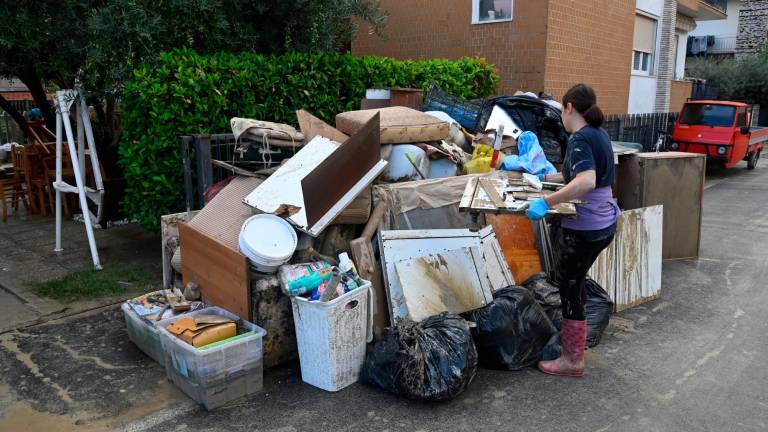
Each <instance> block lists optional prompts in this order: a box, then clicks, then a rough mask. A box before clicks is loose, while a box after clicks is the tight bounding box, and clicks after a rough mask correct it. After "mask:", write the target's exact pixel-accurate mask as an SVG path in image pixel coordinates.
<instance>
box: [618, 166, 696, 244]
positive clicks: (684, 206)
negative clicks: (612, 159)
mask: <svg viewBox="0 0 768 432" xmlns="http://www.w3.org/2000/svg"><path fill="white" fill-rule="evenodd" d="M705 171H706V156H704V155H700V154H694V153H681V152H666V153H638V154H635V155H631V156H628V157H626V158H622V160H621V161H620V163H619V166H618V170H617V173H616V174H617V195H618V200H619V205H620V206H621V207H622V209H624V210H633V209H637V208H641V207H650V206H654V205H659V204H660V205H663V206H664V240H663V242H664V244H663V255H662V256H663V258H664V259H681V258H695V257H698V256H699V243H700V241H701V216H702V199H703V194H704V178H705Z"/></svg>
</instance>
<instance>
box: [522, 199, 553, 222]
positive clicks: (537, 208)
mask: <svg viewBox="0 0 768 432" xmlns="http://www.w3.org/2000/svg"><path fill="white" fill-rule="evenodd" d="M548 211H549V205H548V204H547V202H546V201H545V200H544V198H539V199H537V200H536V201H534V202H532V203H531V206H530V207H528V211H527V212H525V215H526V216H528V219H530V220H534V221H537V220H539V219H543V218H544V216H546V215H547V212H548Z"/></svg>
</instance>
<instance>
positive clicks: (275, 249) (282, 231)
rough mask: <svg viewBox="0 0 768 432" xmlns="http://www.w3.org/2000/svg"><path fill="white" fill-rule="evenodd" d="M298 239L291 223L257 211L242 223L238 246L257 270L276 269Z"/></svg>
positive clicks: (289, 254)
mask: <svg viewBox="0 0 768 432" xmlns="http://www.w3.org/2000/svg"><path fill="white" fill-rule="evenodd" d="M297 241H298V239H297V237H296V231H294V229H293V227H292V226H291V224H289V223H288V222H286V221H285V220H283V219H282V218H280V217H277V216H275V215H270V214H260V215H256V216H251V217H250V218H248V220H246V221H245V223H243V227H242V229H241V230H240V237H239V239H238V248H239V249H240V252H241V253H242V254H243V255H245V256H246V257H248V259H250V260H251V263H253V266H254V267H255V268H256V270H258V271H260V272H262V273H275V272H276V271H277V268H278V267H280V266H281V265H283V264H285V263H286V262H288V261H289V260H290V259H291V257H292V256H293V253H294V252H296V243H297Z"/></svg>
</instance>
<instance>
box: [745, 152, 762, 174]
mask: <svg viewBox="0 0 768 432" xmlns="http://www.w3.org/2000/svg"><path fill="white" fill-rule="evenodd" d="M761 152H762V149H760V150H756V151H753V152H752V153H750V154H749V159H748V160H747V169H748V170H753V169H755V167H756V166H757V162H758V161H759V160H760V153H761Z"/></svg>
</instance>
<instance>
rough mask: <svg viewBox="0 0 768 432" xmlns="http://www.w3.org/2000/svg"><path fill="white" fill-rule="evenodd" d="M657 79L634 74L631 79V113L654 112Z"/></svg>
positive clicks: (629, 108)
mask: <svg viewBox="0 0 768 432" xmlns="http://www.w3.org/2000/svg"><path fill="white" fill-rule="evenodd" d="M656 81H657V80H656V77H644V76H638V75H632V77H631V78H630V80H629V106H628V108H627V110H628V112H629V114H644V113H652V112H654V106H655V103H656Z"/></svg>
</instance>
